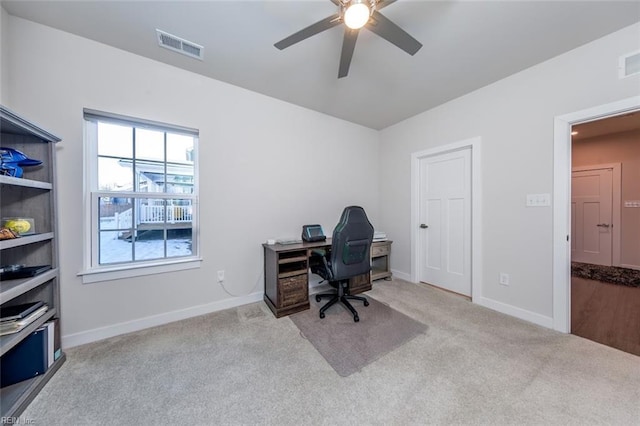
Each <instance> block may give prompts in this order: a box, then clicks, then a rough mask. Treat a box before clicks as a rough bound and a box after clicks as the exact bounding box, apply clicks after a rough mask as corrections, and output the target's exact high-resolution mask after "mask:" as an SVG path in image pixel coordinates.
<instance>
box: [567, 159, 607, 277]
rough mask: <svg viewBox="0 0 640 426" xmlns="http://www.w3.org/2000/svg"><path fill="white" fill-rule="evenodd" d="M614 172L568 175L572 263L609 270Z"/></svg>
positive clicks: (599, 170)
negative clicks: (592, 265) (569, 182)
mask: <svg viewBox="0 0 640 426" xmlns="http://www.w3.org/2000/svg"><path fill="white" fill-rule="evenodd" d="M612 194H613V169H597V170H584V171H575V172H572V173H571V234H572V236H573V237H572V242H571V260H573V261H575V262H583V263H592V264H596V265H606V266H611V259H612V243H613V239H612V232H613V224H612V221H611V218H612V206H613V198H612V197H613V195H612Z"/></svg>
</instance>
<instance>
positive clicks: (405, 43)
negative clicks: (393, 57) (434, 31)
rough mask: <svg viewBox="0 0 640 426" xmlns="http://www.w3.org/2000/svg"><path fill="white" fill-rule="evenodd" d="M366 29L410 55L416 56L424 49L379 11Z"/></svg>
mask: <svg viewBox="0 0 640 426" xmlns="http://www.w3.org/2000/svg"><path fill="white" fill-rule="evenodd" d="M365 28H366V29H368V30H369V31H371V32H373V33H375V34H377V35H379V36H380V37H382V38H383V39H385V40H387V41H388V42H389V43H392V44H395V45H396V46H398V47H399V48H400V49H402V50H404V51H405V52H407V53H408V54H409V55H412V56H413V55H415V54H416V52H417V51H418V50H420V48H421V47H422V43H420V42H419V41H418V40H416V39H415V38H413V37H411V36H410V35H409V34H407V32H406V31H405V30H403V29H402V28H400V27H399V26H397V25H396V24H394V23H393V22H391V21H390V20H389V19H388V18H386V17H385V16H383V15H382V14H381V13H379V12H378V11H375V12H373V16H372V19H371V20H370V21H369V23H368V24H367V25H366V26H365Z"/></svg>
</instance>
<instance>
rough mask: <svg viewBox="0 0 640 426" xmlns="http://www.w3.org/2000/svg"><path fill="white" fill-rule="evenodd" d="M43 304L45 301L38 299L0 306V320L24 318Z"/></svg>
mask: <svg viewBox="0 0 640 426" xmlns="http://www.w3.org/2000/svg"><path fill="white" fill-rule="evenodd" d="M42 305H44V302H43V301H38V302H30V303H23V304H21V305H14V306H7V307H6V308H0V322H6V321H15V320H20V319H23V318H25V317H26V316H27V315H29V314H30V313H32V312H34V311H35V310H36V309H39V308H40V307H41V306H42Z"/></svg>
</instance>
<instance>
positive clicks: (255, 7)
mask: <svg viewBox="0 0 640 426" xmlns="http://www.w3.org/2000/svg"><path fill="white" fill-rule="evenodd" d="M2 6H3V7H4V8H5V9H6V10H7V11H8V12H9V13H10V14H11V15H14V16H18V17H22V18H25V19H29V20H32V21H35V22H39V23H41V24H44V25H48V26H51V27H54V28H58V29H61V30H64V31H68V32H70V33H74V34H77V35H80V36H83V37H86V38H89V39H92V40H96V41H99V42H101V43H105V44H108V45H111V46H114V47H117V48H120V49H123V50H127V51H130V52H133V53H136V54H139V55H142V56H146V57H148V58H151V59H155V60H157V61H161V62H165V63H167V64H171V65H174V66H176V67H180V68H184V69H186V70H190V71H193V72H196V73H199V74H202V75H206V76H209V77H211V78H214V79H216V80H220V81H224V82H228V83H231V84H233V85H236V86H240V87H244V88H247V89H249V90H253V91H255V92H259V93H263V94H265V95H268V96H272V97H274V98H278V99H282V100H284V101H288V102H292V103H294V104H297V105H301V106H304V107H307V108H310V109H313V110H316V111H320V112H323V113H326V114H329V115H332V116H335V117H339V118H342V119H345V120H348V121H351V122H354V123H358V124H361V125H363V126H367V127H370V128H373V129H382V128H385V127H387V126H389V125H392V124H395V123H397V122H399V121H402V120H404V119H406V118H408V117H411V116H413V115H416V114H418V113H420V112H422V111H425V110H427V109H430V108H432V107H434V106H437V105H439V104H442V103H444V102H446V101H448V100H451V99H454V98H456V97H459V96H461V95H463V94H465V93H468V92H470V91H473V90H475V89H477V88H480V87H482V86H485V85H487V84H490V83H492V82H494V81H497V80H500V79H502V78H504V77H506V76H508V75H510V74H513V73H515V72H517V71H520V70H523V69H525V68H527V67H530V66H532V65H534V64H536V63H539V62H542V61H544V60H547V59H550V58H552V57H554V56H556V55H559V54H561V53H563V52H566V51H568V50H571V49H573V48H575V47H578V46H580V45H582V44H585V43H587V42H589V41H592V40H595V39H597V38H599V37H601V36H603V35H606V34H608V33H611V32H613V31H616V30H618V29H621V28H623V27H625V26H628V25H631V24H633V23H635V22H638V21H640V2H638V1H631V2H624V1H584V2H583V1H547V2H543V1H519V0H513V1H477V0H476V1H464V2H459V1H446V2H440V1H415V0H413V1H412V0H399V1H397V2H396V3H394V4H391V5H389V6H388V7H387V8H385V9H383V10H382V14H383V15H385V16H386V17H387V18H389V19H391V20H392V21H394V22H395V23H396V24H397V25H399V26H400V27H402V28H403V29H404V30H405V31H407V32H408V33H409V34H411V35H412V36H413V37H415V38H416V39H418V40H419V41H420V42H421V43H422V44H423V45H424V46H423V48H422V49H421V50H420V51H418V53H417V54H416V55H415V56H410V55H408V54H406V53H405V52H403V51H402V50H400V49H398V48H397V47H395V46H393V45H392V44H390V43H388V42H387V41H385V40H383V39H381V38H380V37H378V36H376V35H375V34H373V33H371V32H369V31H368V30H361V33H360V36H359V37H358V41H357V44H356V49H355V53H354V56H353V61H352V63H351V69H350V72H349V76H348V77H346V78H343V79H338V78H337V74H338V62H339V59H340V49H341V46H342V35H343V29H342V26H338V27H335V28H332V29H330V30H328V31H325V32H323V33H320V34H318V35H316V36H314V37H312V38H309V39H307V40H304V41H302V42H300V43H298V44H296V45H293V46H291V47H289V48H288V49H285V50H283V51H279V50H278V49H276V48H275V47H274V46H273V44H274V43H275V42H277V41H279V40H281V39H282V38H284V37H286V36H288V35H290V34H292V33H294V32H296V31H298V30H300V29H302V28H303V27H306V26H308V25H310V24H312V23H314V22H316V21H319V20H321V19H323V18H325V17H327V16H329V15H331V14H333V13H335V12H336V11H337V8H336V6H335V5H334V4H333V3H332V2H331V1H330V0H319V1H318V0H298V1H282V0H280V1H255V0H254V1H238V0H236V1H214V0H209V1H195V2H192V1H139V0H137V1H52V0H50V1H7V0H2ZM156 28H158V29H161V30H164V31H166V32H168V33H171V34H173V35H176V36H178V37H182V38H185V39H187V40H189V41H192V42H194V43H197V44H200V45H202V46H204V61H199V60H196V59H192V58H189V57H186V56H182V55H179V54H176V53H173V52H171V51H169V50H166V49H163V48H160V47H159V46H158V43H157V40H156V33H155V29H156Z"/></svg>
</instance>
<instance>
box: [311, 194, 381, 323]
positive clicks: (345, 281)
mask: <svg viewBox="0 0 640 426" xmlns="http://www.w3.org/2000/svg"><path fill="white" fill-rule="evenodd" d="M372 240H373V226H372V225H371V223H370V222H369V219H367V214H366V213H365V212H364V209H363V208H362V207H358V206H351V207H347V208H345V209H344V211H343V212H342V216H341V217H340V222H338V224H337V225H336V227H335V229H334V230H333V240H332V241H331V253H330V254H329V255H327V254H325V253H323V252H322V251H314V256H312V259H311V260H312V261H311V262H310V266H311V272H313V273H314V274H318V275H320V276H321V277H322V278H324V279H325V280H327V281H329V284H331V286H332V287H334V288H336V290H337V291H336V292H335V293H329V294H317V295H316V301H318V302H320V300H321V299H322V298H325V297H330V298H331V300H329V301H328V302H327V303H326V304H325V305H324V306H323V307H322V308H320V318H324V316H325V314H324V313H325V311H326V310H327V309H329V308H330V307H331V306H332V305H333V304H335V303H336V302H338V301H340V302H341V303H342V304H343V305H344V306H346V307H347V309H349V310H350V311H351V313H352V314H353V320H354V321H355V322H358V321H360V317H358V312H357V311H356V310H355V309H354V308H353V306H351V303H349V299H353V300H360V301H361V302H364V306H369V302H368V301H367V299H366V298H365V297H361V296H352V295H351V294H350V293H349V278H353V277H356V276H358V275H362V274H366V273H368V272H369V271H371V260H370V255H369V252H370V250H371V241H372Z"/></svg>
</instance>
